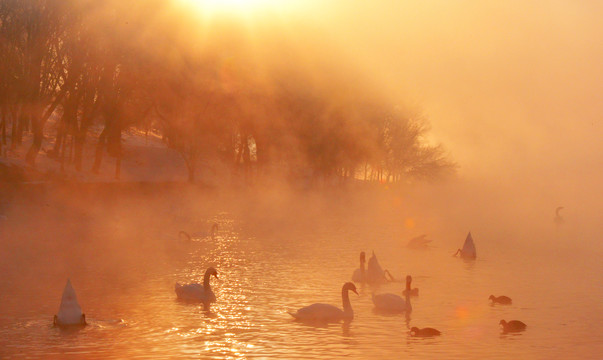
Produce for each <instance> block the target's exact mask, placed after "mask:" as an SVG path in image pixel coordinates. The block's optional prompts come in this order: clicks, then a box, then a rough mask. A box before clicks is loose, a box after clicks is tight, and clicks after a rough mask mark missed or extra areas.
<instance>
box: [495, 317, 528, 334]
mask: <svg viewBox="0 0 603 360" xmlns="http://www.w3.org/2000/svg"><path fill="white" fill-rule="evenodd" d="M499 324H500V326H501V327H502V331H503V332H505V333H508V332H519V331H524V330H525V329H526V327H527V325H526V324H524V323H523V322H521V321H519V320H511V321H509V322H506V321H504V320H501V321H500V322H499Z"/></svg>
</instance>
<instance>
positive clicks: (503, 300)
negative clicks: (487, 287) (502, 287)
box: [488, 295, 513, 305]
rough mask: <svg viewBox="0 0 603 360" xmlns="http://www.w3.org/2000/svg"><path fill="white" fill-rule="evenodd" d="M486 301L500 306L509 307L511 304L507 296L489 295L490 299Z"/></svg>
mask: <svg viewBox="0 0 603 360" xmlns="http://www.w3.org/2000/svg"><path fill="white" fill-rule="evenodd" d="M488 300H492V303H493V304H496V303H498V304H502V305H510V304H511V303H512V301H513V300H511V298H510V297H508V296H504V295H501V296H494V295H490V297H489V298H488Z"/></svg>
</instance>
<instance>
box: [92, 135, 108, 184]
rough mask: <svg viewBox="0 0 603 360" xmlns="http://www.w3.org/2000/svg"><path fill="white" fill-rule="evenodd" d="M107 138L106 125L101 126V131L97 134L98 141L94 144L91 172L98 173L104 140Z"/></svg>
mask: <svg viewBox="0 0 603 360" xmlns="http://www.w3.org/2000/svg"><path fill="white" fill-rule="evenodd" d="M106 138H107V125H105V127H104V128H103V131H102V132H101V133H100V135H99V136H98V143H97V144H96V152H95V155H94V165H92V172H93V173H95V174H98V171H99V169H100V166H101V162H102V161H103V150H104V149H105V142H106Z"/></svg>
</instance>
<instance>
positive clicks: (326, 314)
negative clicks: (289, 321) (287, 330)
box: [289, 282, 358, 322]
mask: <svg viewBox="0 0 603 360" xmlns="http://www.w3.org/2000/svg"><path fill="white" fill-rule="evenodd" d="M348 291H353V292H354V293H356V295H358V292H356V285H354V283H351V282H347V283H345V284H343V287H342V288H341V300H342V302H343V310H341V309H340V308H338V307H337V306H334V305H329V304H321V303H316V304H312V305H310V306H306V307H303V308H301V309H299V310H297V312H294V313H293V312H289V315H291V316H293V317H294V318H295V319H296V320H300V321H314V322H336V321H341V320H347V321H349V320H352V319H353V318H354V311H353V310H352V305H351V304H350V297H349V295H348Z"/></svg>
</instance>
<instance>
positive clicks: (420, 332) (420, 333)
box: [410, 326, 442, 337]
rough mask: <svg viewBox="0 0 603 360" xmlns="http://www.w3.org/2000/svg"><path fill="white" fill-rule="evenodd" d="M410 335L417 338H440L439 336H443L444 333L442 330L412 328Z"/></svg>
mask: <svg viewBox="0 0 603 360" xmlns="http://www.w3.org/2000/svg"><path fill="white" fill-rule="evenodd" d="M410 335H411V336H416V337H430V336H439V335H442V333H441V332H440V330H437V329H434V328H430V327H426V328H422V329H419V328H418V327H416V326H413V327H411V328H410Z"/></svg>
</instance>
